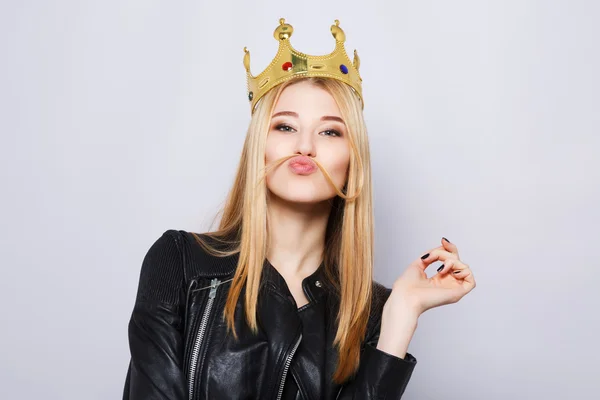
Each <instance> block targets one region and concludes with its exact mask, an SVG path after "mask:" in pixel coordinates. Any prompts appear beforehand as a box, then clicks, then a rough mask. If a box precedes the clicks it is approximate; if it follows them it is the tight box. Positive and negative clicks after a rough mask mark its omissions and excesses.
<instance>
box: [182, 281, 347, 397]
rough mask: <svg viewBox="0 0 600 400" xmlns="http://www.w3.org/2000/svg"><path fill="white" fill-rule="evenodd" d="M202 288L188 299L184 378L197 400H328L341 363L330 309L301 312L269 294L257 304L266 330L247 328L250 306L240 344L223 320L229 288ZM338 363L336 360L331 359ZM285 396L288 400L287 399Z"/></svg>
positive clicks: (319, 306) (239, 323)
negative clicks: (330, 380) (335, 348)
mask: <svg viewBox="0 0 600 400" xmlns="http://www.w3.org/2000/svg"><path fill="white" fill-rule="evenodd" d="M222 281H223V280H219V279H217V280H216V281H215V280H211V281H209V282H206V281H202V282H198V285H197V286H198V287H208V286H211V283H212V287H210V288H208V289H205V290H198V291H192V292H191V293H190V297H189V299H188V304H189V305H188V313H187V319H188V322H187V327H186V334H185V337H186V340H185V344H184V346H185V348H184V352H185V355H184V360H185V362H186V365H185V370H186V376H187V379H188V384H189V392H190V393H189V398H190V399H209V398H210V399H232V398H235V399H256V398H261V399H275V400H277V399H280V400H283V399H286V398H296V397H295V396H296V392H299V395H298V396H299V397H298V398H301V399H307V400H308V399H315V400H316V399H325V398H329V397H327V395H326V392H329V393H332V392H333V391H334V390H335V388H331V387H327V385H326V382H327V379H326V376H327V374H330V373H331V370H332V368H331V364H332V363H334V362H335V359H336V355H335V351H333V346H332V345H331V341H332V338H333V336H332V334H331V332H329V331H328V329H327V325H328V324H327V317H328V314H329V313H328V312H327V308H326V307H325V304H324V303H323V302H312V303H309V302H308V300H307V299H306V297H305V299H306V301H305V302H304V304H302V306H301V307H300V309H297V308H296V307H295V306H294V304H292V303H291V302H290V301H289V299H287V298H284V297H283V296H280V295H278V293H273V292H272V291H270V290H267V291H265V292H264V293H262V295H261V297H260V299H259V303H258V304H257V306H258V310H257V317H258V324H259V329H258V331H257V332H256V333H253V332H251V331H250V329H249V327H248V326H247V324H246V323H245V321H244V310H243V301H241V300H240V301H238V304H237V306H236V314H235V315H236V318H235V325H236V332H237V334H238V338H237V339H236V338H234V337H233V335H232V334H231V333H230V332H228V331H227V326H226V323H225V321H224V320H223V318H222V314H223V310H224V305H225V301H226V297H227V293H228V288H229V285H230V283H224V284H221V282H222ZM332 356H333V358H332ZM284 396H285V397H284Z"/></svg>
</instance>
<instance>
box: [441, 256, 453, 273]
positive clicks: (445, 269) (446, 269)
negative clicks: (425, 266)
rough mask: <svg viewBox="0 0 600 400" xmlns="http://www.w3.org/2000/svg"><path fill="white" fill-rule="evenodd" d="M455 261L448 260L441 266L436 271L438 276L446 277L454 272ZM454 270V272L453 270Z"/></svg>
mask: <svg viewBox="0 0 600 400" xmlns="http://www.w3.org/2000/svg"><path fill="white" fill-rule="evenodd" d="M455 262H456V259H454V258H448V259H447V260H446V261H444V263H443V264H442V265H440V266H439V267H438V269H437V274H438V275H446V274H448V273H452V272H456V270H455V269H454V268H455ZM453 269H454V270H453Z"/></svg>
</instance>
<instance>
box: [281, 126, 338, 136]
mask: <svg viewBox="0 0 600 400" xmlns="http://www.w3.org/2000/svg"><path fill="white" fill-rule="evenodd" d="M275 129H276V130H278V131H281V132H291V131H294V130H295V129H294V128H292V127H291V126H289V125H286V124H279V125H277V126H275ZM322 133H324V134H325V136H334V137H341V136H342V134H341V133H340V132H339V131H338V130H336V129H327V130H325V131H323V132H322Z"/></svg>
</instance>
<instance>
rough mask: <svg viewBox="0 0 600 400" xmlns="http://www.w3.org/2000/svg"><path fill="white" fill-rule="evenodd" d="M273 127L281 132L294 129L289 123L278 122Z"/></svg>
mask: <svg viewBox="0 0 600 400" xmlns="http://www.w3.org/2000/svg"><path fill="white" fill-rule="evenodd" d="M275 129H277V130H278V131H281V130H283V132H290V129H294V128H292V127H291V126H289V125H286V124H279V125H277V126H276V127H275Z"/></svg>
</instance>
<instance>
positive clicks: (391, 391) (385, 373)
mask: <svg viewBox="0 0 600 400" xmlns="http://www.w3.org/2000/svg"><path fill="white" fill-rule="evenodd" d="M377 286H378V287H376V289H375V290H380V291H386V294H385V296H384V299H383V300H382V301H381V302H379V304H376V305H375V306H374V312H373V313H372V316H373V325H374V327H373V328H372V329H371V331H370V333H369V334H368V336H367V338H366V339H365V343H364V346H363V349H362V351H361V356H360V364H359V367H358V371H357V372H356V374H355V375H354V377H353V378H352V379H351V380H349V381H348V382H347V383H346V384H344V386H343V387H342V389H341V391H340V393H339V395H338V398H337V399H338V400H351V399H352V400H359V399H360V400H376V399H377V400H379V399H386V400H392V399H394V400H395V399H401V398H402V395H403V394H404V391H405V389H406V386H407V385H408V382H409V380H410V377H411V375H412V372H413V370H414V368H415V366H416V364H417V359H416V358H415V357H413V355H412V354H410V353H408V352H407V353H406V356H405V357H404V358H400V357H396V356H395V355H392V354H389V353H386V352H384V351H382V350H379V349H377V342H378V341H379V333H380V331H381V312H382V308H383V304H382V303H383V302H385V300H386V299H387V297H388V296H389V293H390V292H391V289H387V288H385V287H383V286H379V285H377Z"/></svg>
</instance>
